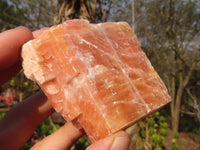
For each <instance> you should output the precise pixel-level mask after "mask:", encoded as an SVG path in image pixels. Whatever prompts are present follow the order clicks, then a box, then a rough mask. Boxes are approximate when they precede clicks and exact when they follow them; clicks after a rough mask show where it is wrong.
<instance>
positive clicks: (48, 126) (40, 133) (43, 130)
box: [20, 118, 60, 150]
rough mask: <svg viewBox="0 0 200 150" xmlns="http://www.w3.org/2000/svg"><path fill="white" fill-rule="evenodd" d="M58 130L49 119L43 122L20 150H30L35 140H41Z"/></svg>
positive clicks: (57, 126)
mask: <svg viewBox="0 0 200 150" xmlns="http://www.w3.org/2000/svg"><path fill="white" fill-rule="evenodd" d="M59 128H60V126H59V125H56V124H54V123H53V121H52V120H51V118H49V119H47V120H45V121H44V122H43V123H41V124H40V125H39V126H38V127H37V129H36V131H35V132H34V133H33V135H32V136H31V138H30V139H29V140H28V141H27V142H26V143H25V144H24V145H23V147H22V148H21V149H20V150H27V149H30V148H31V146H32V145H33V144H35V140H42V139H43V138H44V137H46V136H48V135H50V134H52V133H53V132H55V131H56V130H58V129H59Z"/></svg>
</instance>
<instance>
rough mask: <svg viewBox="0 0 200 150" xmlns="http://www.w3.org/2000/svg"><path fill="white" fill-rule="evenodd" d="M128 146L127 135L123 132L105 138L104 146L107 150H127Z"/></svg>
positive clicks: (128, 139)
mask: <svg viewBox="0 0 200 150" xmlns="http://www.w3.org/2000/svg"><path fill="white" fill-rule="evenodd" d="M129 144H130V138H129V136H128V134H127V133H125V132H123V131H119V132H118V133H116V134H114V135H112V136H110V137H108V138H106V145H107V148H108V149H109V150H122V149H123V150H128V147H129ZM106 150H107V149H106Z"/></svg>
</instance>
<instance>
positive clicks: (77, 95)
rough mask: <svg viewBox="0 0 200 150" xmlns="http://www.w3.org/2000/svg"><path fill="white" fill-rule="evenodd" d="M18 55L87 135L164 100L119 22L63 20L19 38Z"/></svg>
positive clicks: (126, 121) (100, 133)
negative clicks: (34, 35) (36, 34)
mask: <svg viewBox="0 0 200 150" xmlns="http://www.w3.org/2000/svg"><path fill="white" fill-rule="evenodd" d="M22 57H23V67H24V72H25V74H26V75H27V77H28V78H30V79H32V80H34V81H36V82H37V83H38V84H39V85H40V86H41V88H42V89H43V91H44V92H45V94H46V95H47V97H48V98H49V100H50V101H51V103H52V105H53V107H54V108H55V110H56V111H58V112H59V113H61V114H62V115H63V116H64V118H65V119H66V120H68V121H73V122H76V123H78V124H79V125H81V126H82V127H83V128H84V130H85V131H86V133H87V134H88V135H89V137H90V139H91V140H92V141H96V140H99V139H102V138H104V137H106V136H108V135H110V134H112V133H114V132H117V131H118V130H121V129H124V128H126V127H128V126H130V125H131V124H133V123H135V122H136V121H138V120H139V119H141V118H143V117H145V116H147V115H148V114H151V113H152V112H154V111H156V110H158V109H159V108H161V107H163V106H164V105H165V104H167V103H168V102H169V101H170V97H169V95H168V92H167V89H166V87H165V85H164V83H163V82H162V80H161V79H160V77H159V76H158V74H157V73H156V72H155V70H154V69H153V67H152V66H151V63H150V62H149V60H148V58H147V57H146V55H145V53H144V52H143V51H142V50H141V48H140V45H139V42H138V39H137V37H136V36H135V34H134V33H133V31H132V30H131V28H130V26H129V25H128V24H127V23H125V22H118V23H113V22H110V23H101V24H89V23H88V22H87V21H85V20H71V21H67V22H64V23H63V24H60V25H58V26H54V27H52V28H50V29H49V30H48V31H46V32H45V33H44V34H42V35H41V36H40V37H38V38H37V39H34V40H32V41H29V42H28V43H27V44H25V45H24V46H23V50H22Z"/></svg>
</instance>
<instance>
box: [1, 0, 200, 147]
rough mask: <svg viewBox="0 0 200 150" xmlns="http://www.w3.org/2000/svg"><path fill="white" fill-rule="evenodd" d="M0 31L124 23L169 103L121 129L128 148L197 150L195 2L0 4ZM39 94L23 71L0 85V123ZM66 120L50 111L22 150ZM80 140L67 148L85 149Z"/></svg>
mask: <svg viewBox="0 0 200 150" xmlns="http://www.w3.org/2000/svg"><path fill="white" fill-rule="evenodd" d="M0 10H1V11H0V32H3V31H5V30H8V29H11V28H15V27H17V26H26V27H28V28H29V29H30V30H32V31H34V30H37V29H40V28H42V27H46V26H52V25H56V24H59V23H62V22H64V21H66V20H69V19H76V18H81V19H87V20H89V21H90V22H91V23H99V22H108V21H126V22H128V23H129V24H130V26H131V27H132V29H133V31H134V32H135V33H136V35H137V37H138V38H139V41H140V44H141V47H142V49H143V51H144V52H145V53H146V55H147V56H148V58H149V59H150V61H151V63H152V65H153V66H154V68H155V70H156V71H157V72H158V74H159V75H160V77H161V78H162V80H163V81H164V82H165V84H166V86H167V88H168V91H169V93H170V95H171V97H172V102H171V103H170V104H168V105H167V106H165V107H164V108H163V109H161V110H160V111H158V112H156V113H154V114H152V115H151V116H149V117H147V118H145V119H143V120H141V121H139V122H138V123H136V124H135V125H133V126H131V127H130V128H128V129H127V130H126V131H127V132H128V133H129V134H130V137H131V141H132V142H131V145H130V148H129V149H130V150H181V149H182V150H200V1H199V0H148V1H144V0H137V1H136V0H135V1H134V0H126V1H123V0H0ZM38 90H39V87H38V86H37V84H35V83H34V82H31V81H29V80H27V79H26V77H25V76H24V74H23V70H22V71H21V72H20V73H19V74H18V75H17V76H16V77H14V78H12V79H11V80H10V81H9V82H7V83H5V84H4V85H3V86H1V87H0V119H2V118H3V117H4V115H5V113H6V112H7V111H8V110H9V109H10V108H11V107H12V106H13V105H15V104H16V103H18V102H20V101H22V100H23V99H25V98H26V97H28V96H30V95H31V94H33V93H35V92H36V91H38ZM64 123H65V121H64V120H63V119H62V118H61V116H60V115H58V114H56V113H54V114H53V115H52V116H50V117H49V118H48V119H47V120H46V121H44V122H43V123H41V124H40V125H39V126H38V128H37V130H36V131H35V132H34V133H33V135H32V136H31V137H30V139H29V140H28V141H27V143H26V144H25V145H24V146H23V147H22V149H24V150H25V149H29V148H30V147H31V146H32V145H33V144H35V143H36V142H37V141H39V140H41V139H43V138H44V137H45V136H47V135H49V134H51V133H52V132H54V131H56V130H57V129H58V128H59V127H60V126H62V125H63V124H64ZM89 144H90V141H89V140H88V138H87V136H84V137H82V138H80V139H79V140H78V141H77V143H76V144H75V145H74V146H73V147H72V148H71V149H74V150H84V149H85V148H86V147H87V146H88V145H89Z"/></svg>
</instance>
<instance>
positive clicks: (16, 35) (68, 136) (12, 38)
mask: <svg viewBox="0 0 200 150" xmlns="http://www.w3.org/2000/svg"><path fill="white" fill-rule="evenodd" d="M44 30H46V29H42V30H38V31H35V32H33V34H32V33H31V31H29V30H28V29H27V28H25V27H18V28H15V29H12V30H8V31H5V32H3V33H1V34H0V84H3V83H4V82H5V81H7V80H8V79H10V78H11V77H12V76H13V75H15V74H16V73H17V72H18V71H19V70H20V69H21V59H20V53H21V47H22V45H23V44H24V43H25V42H27V41H28V40H31V39H33V38H34V37H37V36H39V35H40V34H41V33H42V32H43V31H44ZM52 112H54V109H53V108H52V106H51V104H50V103H49V101H48V100H47V98H46V96H45V95H44V93H43V92H42V91H40V92H38V93H36V94H35V95H33V96H31V97H29V98H27V99H26V100H24V101H23V102H21V103H18V104H17V105H15V106H14V107H13V108H12V109H11V110H10V111H9V112H8V113H7V114H6V116H5V117H4V118H3V120H2V121H1V122H0V145H1V148H3V149H19V148H20V147H22V146H23V144H24V143H25V142H26V141H27V140H28V138H29V137H30V136H31V135H32V133H33V132H34V131H35V129H36V128H37V125H38V124H39V123H40V122H42V121H43V120H45V119H46V118H47V117H48V116H49V115H50V114H51V113H52ZM83 134H84V132H83V131H82V130H79V129H77V128H76V127H74V126H73V124H71V123H66V124H65V125H64V126H63V127H61V128H60V129H59V130H58V131H56V132H54V133H53V134H52V135H50V136H48V137H46V138H45V139H43V140H42V141H40V142H39V143H37V144H35V145H34V146H33V147H32V149H41V150H42V149H45V150H46V149H52V150H53V149H55V150H60V149H69V148H70V147H71V145H72V144H73V143H74V142H75V141H76V140H77V139H78V138H79V137H80V136H82V135H83ZM10 143H12V144H10ZM116 144H117V145H116ZM111 146H114V147H112V149H114V150H118V149H119V150H125V149H128V146H129V137H128V135H127V134H126V133H125V132H123V131H120V132H118V133H116V134H115V135H112V136H110V137H108V138H105V139H103V140H100V141H98V142H95V143H93V144H92V145H90V146H89V147H88V150H109V149H111Z"/></svg>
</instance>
